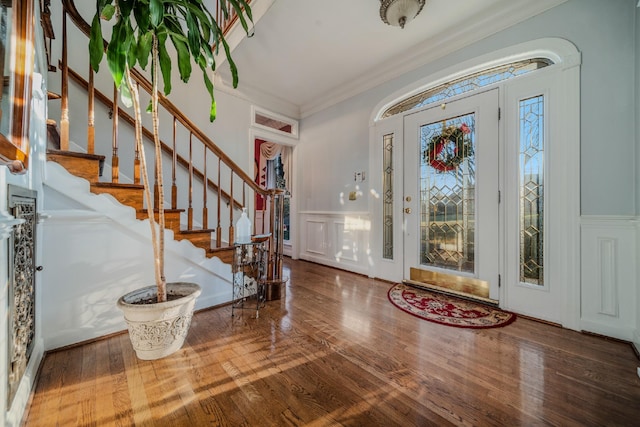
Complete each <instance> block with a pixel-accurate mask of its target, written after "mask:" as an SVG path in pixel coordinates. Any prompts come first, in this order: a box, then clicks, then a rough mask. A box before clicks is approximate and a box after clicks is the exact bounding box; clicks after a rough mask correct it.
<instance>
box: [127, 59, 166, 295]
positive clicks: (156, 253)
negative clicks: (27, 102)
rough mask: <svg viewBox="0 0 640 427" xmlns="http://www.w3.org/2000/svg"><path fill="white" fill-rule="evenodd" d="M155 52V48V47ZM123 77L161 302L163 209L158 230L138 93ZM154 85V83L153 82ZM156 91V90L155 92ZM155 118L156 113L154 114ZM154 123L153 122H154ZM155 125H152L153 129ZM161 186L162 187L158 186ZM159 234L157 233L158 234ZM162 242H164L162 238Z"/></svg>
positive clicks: (162, 283)
mask: <svg viewBox="0 0 640 427" xmlns="http://www.w3.org/2000/svg"><path fill="white" fill-rule="evenodd" d="M156 52H157V49H156ZM125 79H126V84H127V86H128V88H129V92H130V93H131V98H132V101H133V111H134V114H135V118H136V121H135V141H136V145H137V147H138V151H139V153H140V174H141V175H142V179H143V184H144V199H145V203H146V205H147V212H148V213H149V224H150V226H151V242H152V246H153V259H154V274H155V279H156V287H157V288H158V292H157V295H158V302H163V301H166V300H167V293H166V281H165V278H164V272H163V270H162V269H163V267H164V265H163V263H162V262H160V260H163V259H164V253H163V252H164V251H163V250H162V249H164V248H163V246H162V247H161V245H159V244H158V240H159V237H160V238H163V237H164V222H163V221H164V210H163V209H161V212H162V213H161V215H160V216H159V219H160V220H161V222H160V227H159V228H160V229H159V230H158V226H157V225H156V219H155V215H154V210H153V199H152V197H151V182H150V181H149V174H148V168H147V158H146V156H145V151H144V141H143V139H142V109H141V108H140V95H139V91H138V88H137V86H135V85H134V84H133V81H132V79H131V73H130V71H129V69H128V68H127V69H126V71H125ZM154 86H156V83H155V82H154ZM155 93H157V92H155ZM156 118H157V114H156ZM154 123H155V122H154ZM155 130H156V127H155V126H154V131H155ZM160 188H162V187H160ZM160 208H162V204H160ZM158 234H159V235H158ZM162 240H163V243H164V239H162Z"/></svg>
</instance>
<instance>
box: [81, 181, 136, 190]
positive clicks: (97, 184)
mask: <svg viewBox="0 0 640 427" xmlns="http://www.w3.org/2000/svg"><path fill="white" fill-rule="evenodd" d="M91 185H93V186H95V187H102V188H130V189H144V185H142V184H124V183H120V182H92V183H91Z"/></svg>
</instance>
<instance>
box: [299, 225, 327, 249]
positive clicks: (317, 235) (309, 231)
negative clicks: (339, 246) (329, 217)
mask: <svg viewBox="0 0 640 427" xmlns="http://www.w3.org/2000/svg"><path fill="white" fill-rule="evenodd" d="M305 225H306V230H305V231H306V233H305V234H306V236H307V239H306V244H305V245H303V247H304V248H305V252H308V253H311V254H315V255H319V256H325V255H326V247H327V231H326V230H327V223H326V221H316V220H308V221H306V224H305Z"/></svg>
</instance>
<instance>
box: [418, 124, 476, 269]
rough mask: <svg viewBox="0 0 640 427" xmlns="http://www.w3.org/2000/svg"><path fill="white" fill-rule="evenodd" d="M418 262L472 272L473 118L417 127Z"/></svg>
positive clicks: (473, 205) (473, 248)
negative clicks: (418, 143) (418, 163)
mask: <svg viewBox="0 0 640 427" xmlns="http://www.w3.org/2000/svg"><path fill="white" fill-rule="evenodd" d="M420 147H421V150H420V152H421V153H422V155H421V158H420V262H421V264H424V265H428V266H432V267H439V268H445V269H449V270H454V271H461V272H469V273H474V270H475V255H474V254H475V211H476V207H475V183H476V178H475V155H474V152H475V114H473V113H471V114H466V115H463V116H459V117H453V118H450V119H447V120H444V121H442V122H436V123H431V124H428V125H424V126H422V127H421V128H420Z"/></svg>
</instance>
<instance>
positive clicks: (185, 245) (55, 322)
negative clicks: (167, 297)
mask: <svg viewBox="0 0 640 427" xmlns="http://www.w3.org/2000/svg"><path fill="white" fill-rule="evenodd" d="M43 200H44V202H43V213H45V214H46V215H47V217H48V218H47V219H46V221H44V222H43V224H42V239H43V240H44V242H43V244H42V248H43V260H46V263H45V265H43V267H44V270H43V272H42V273H41V279H42V286H41V287H42V292H41V296H42V301H43V303H41V310H42V319H43V322H42V324H43V329H44V330H43V335H42V336H44V337H47V342H45V349H47V350H49V349H53V348H58V347H61V346H65V345H69V344H73V343H77V342H82V341H86V340H91V339H94V338H97V337H101V336H104V335H108V334H111V333H114V332H118V331H121V330H123V329H126V326H125V324H124V320H123V316H122V313H121V312H120V311H119V310H118V309H117V308H116V304H115V303H116V301H117V299H118V298H119V297H120V296H121V295H123V294H125V293H127V292H130V291H132V290H134V289H137V288H141V287H144V286H149V285H152V284H154V283H155V278H154V277H155V276H154V270H153V249H152V245H151V238H150V236H151V230H150V226H149V220H148V219H146V220H138V219H136V211H135V209H133V208H131V207H129V206H125V205H123V204H121V203H120V202H118V201H117V200H116V199H115V198H114V197H113V196H111V195H109V194H93V193H91V191H90V185H89V182H88V181H87V180H85V179H83V178H79V177H77V176H75V175H73V174H71V173H69V172H68V171H67V170H66V169H65V168H64V167H62V166H61V165H59V164H57V163H55V162H51V161H50V162H47V173H46V181H45V182H44V197H43ZM165 273H166V278H167V281H169V282H194V283H198V284H199V285H200V286H201V287H202V294H201V295H200V297H199V298H198V300H197V302H196V309H201V308H206V307H211V306H215V305H219V304H223V303H226V302H229V301H230V300H231V298H232V291H231V288H232V287H231V283H232V273H231V266H230V265H228V264H224V263H223V262H222V261H220V259H219V258H217V257H214V258H208V257H207V256H206V254H205V251H204V249H202V248H198V247H196V246H194V245H193V244H192V243H191V242H190V241H188V240H186V239H185V240H181V241H178V240H174V236H173V231H172V230H165Z"/></svg>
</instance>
